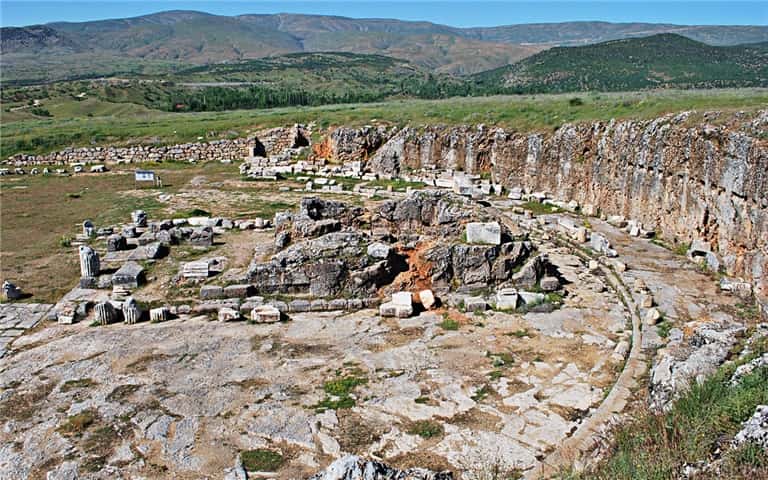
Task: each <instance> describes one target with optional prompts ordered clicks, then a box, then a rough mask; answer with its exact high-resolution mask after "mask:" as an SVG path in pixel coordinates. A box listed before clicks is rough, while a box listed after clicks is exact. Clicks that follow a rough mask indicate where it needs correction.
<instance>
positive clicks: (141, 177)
mask: <svg viewBox="0 0 768 480" xmlns="http://www.w3.org/2000/svg"><path fill="white" fill-rule="evenodd" d="M134 182H135V184H136V186H137V187H139V186H142V185H146V184H150V185H151V186H153V187H162V185H163V184H162V183H161V181H160V177H158V176H157V175H155V172H153V171H152V170H136V171H135V173H134Z"/></svg>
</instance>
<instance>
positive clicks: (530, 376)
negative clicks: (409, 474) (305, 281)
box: [0, 246, 630, 479]
mask: <svg viewBox="0 0 768 480" xmlns="http://www.w3.org/2000/svg"><path fill="white" fill-rule="evenodd" d="M550 247H551V248H550V249H549V252H548V253H549V254H550V258H551V260H552V262H553V263H554V264H555V265H557V266H558V269H559V271H560V274H561V275H562V277H563V278H564V279H565V280H566V281H567V282H568V283H567V284H566V287H565V288H566V290H567V295H566V297H565V301H564V305H563V307H562V308H560V309H558V310H555V311H554V312H551V313H527V314H507V313H501V312H490V311H489V312H487V313H486V314H483V315H466V314H463V313H461V312H458V311H450V312H448V311H442V310H439V311H434V312H426V313H423V314H421V315H420V316H418V317H414V318H409V319H400V320H396V319H382V318H381V317H379V316H378V314H377V312H376V311H373V310H367V311H361V312H356V313H353V314H340V313H334V312H327V313H307V314H296V315H292V318H291V320H290V321H287V322H284V323H280V324H275V325H251V324H247V323H244V322H239V323H225V324H223V323H218V322H213V321H210V320H208V319H207V318H206V317H192V318H190V317H183V318H180V319H177V320H172V321H168V322H164V323H159V324H148V323H143V324H137V325H122V324H118V325H109V326H106V327H90V326H88V322H81V323H79V324H75V325H48V326H47V327H46V328H43V329H37V330H36V331H33V332H31V333H28V334H26V335H23V336H21V337H19V338H17V339H16V340H15V341H14V342H13V344H12V345H11V347H9V348H10V352H9V353H10V354H9V355H7V356H6V357H5V358H3V359H2V360H0V387H2V393H0V402H1V403H0V422H1V423H2V425H3V428H2V430H0V478H3V479H5V478H9V479H10V478H45V475H46V473H47V472H50V471H54V472H55V473H54V475H52V478H70V477H66V474H67V473H68V472H71V471H74V470H77V471H78V472H79V475H80V478H110V479H114V478H139V477H144V478H182V479H184V478H190V479H191V478H221V477H222V476H223V473H224V471H225V469H227V468H229V467H231V466H232V465H233V464H234V462H235V458H236V456H237V455H238V453H239V452H241V451H244V450H253V449H258V448H269V449H273V450H277V451H279V452H280V453H281V454H282V455H283V457H284V458H285V459H286V462H285V463H284V465H283V466H282V467H281V468H280V470H279V471H278V472H277V476H278V477H279V478H303V477H305V476H307V475H309V474H311V473H313V472H315V471H317V470H318V469H320V468H322V467H324V466H326V465H328V464H329V463H330V462H331V461H332V460H334V459H335V458H337V457H339V456H340V455H341V454H342V453H344V452H347V453H359V454H365V455H369V456H376V457H378V458H382V459H384V460H386V461H387V462H388V463H391V464H392V465H394V466H415V465H418V466H423V467H427V468H433V469H454V470H461V471H470V472H482V471H487V470H488V469H493V468H501V469H503V470H506V471H513V470H526V469H529V468H531V467H533V466H534V465H535V464H536V463H537V462H538V461H539V460H540V459H542V458H543V457H544V455H545V454H546V453H548V452H550V451H552V450H553V449H554V448H555V446H556V445H557V444H558V443H559V442H560V441H561V440H562V439H563V438H565V437H566V436H568V435H569V434H570V433H571V432H572V431H573V430H574V429H575V428H576V427H577V426H578V424H579V422H580V421H581V419H582V418H583V417H584V416H585V415H588V414H589V411H590V409H591V408H594V407H595V406H596V405H598V404H599V403H600V401H601V400H602V399H603V398H604V396H605V394H606V393H607V391H608V389H609V388H610V386H611V385H612V383H613V382H614V381H615V378H616V376H617V374H618V373H619V371H620V369H621V365H622V361H621V360H616V359H615V356H614V359H612V353H613V352H614V350H615V349H616V348H617V345H618V344H619V343H620V342H622V341H626V340H627V339H628V337H629V334H630V332H629V330H628V326H627V319H628V317H627V313H626V312H625V311H624V307H623V306H622V304H621V303H620V302H619V301H618V300H617V299H616V298H615V297H614V295H613V294H612V293H610V290H608V291H606V290H605V287H604V286H603V281H602V280H601V279H600V278H599V277H596V276H593V275H591V274H589V273H588V272H587V269H586V267H585V266H584V265H583V264H582V262H581V261H580V260H579V259H578V258H577V257H575V256H573V255H570V254H569V253H567V251H564V250H558V249H556V248H554V247H553V246H550ZM446 318H450V319H452V320H455V321H456V322H457V323H458V324H459V328H458V329H457V330H451V329H446V328H443V326H445V325H447V322H446V323H444V320H445V319H446ZM441 325H442V326H441ZM57 475H58V476H57Z"/></svg>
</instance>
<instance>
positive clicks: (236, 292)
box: [224, 284, 254, 298]
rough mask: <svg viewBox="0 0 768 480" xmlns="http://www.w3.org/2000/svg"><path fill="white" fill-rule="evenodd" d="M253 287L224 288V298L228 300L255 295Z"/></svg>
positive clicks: (242, 285)
mask: <svg viewBox="0 0 768 480" xmlns="http://www.w3.org/2000/svg"><path fill="white" fill-rule="evenodd" d="M253 290H254V289H253V285H249V284H238V285H227V286H226V287H224V296H225V297H227V298H246V297H249V296H251V294H252V293H253Z"/></svg>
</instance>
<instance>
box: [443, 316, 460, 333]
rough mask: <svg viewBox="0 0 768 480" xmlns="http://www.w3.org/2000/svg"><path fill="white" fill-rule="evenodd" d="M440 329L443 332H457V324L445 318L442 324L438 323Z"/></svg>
mask: <svg viewBox="0 0 768 480" xmlns="http://www.w3.org/2000/svg"><path fill="white" fill-rule="evenodd" d="M440 328H442V329H443V330H458V329H459V322H457V321H456V320H453V319H451V318H446V319H444V320H443V321H442V322H440Z"/></svg>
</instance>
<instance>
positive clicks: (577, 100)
mask: <svg viewBox="0 0 768 480" xmlns="http://www.w3.org/2000/svg"><path fill="white" fill-rule="evenodd" d="M568 105H570V106H572V107H579V106H581V105H584V100H582V99H580V98H579V97H573V98H571V99H570V100H568Z"/></svg>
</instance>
